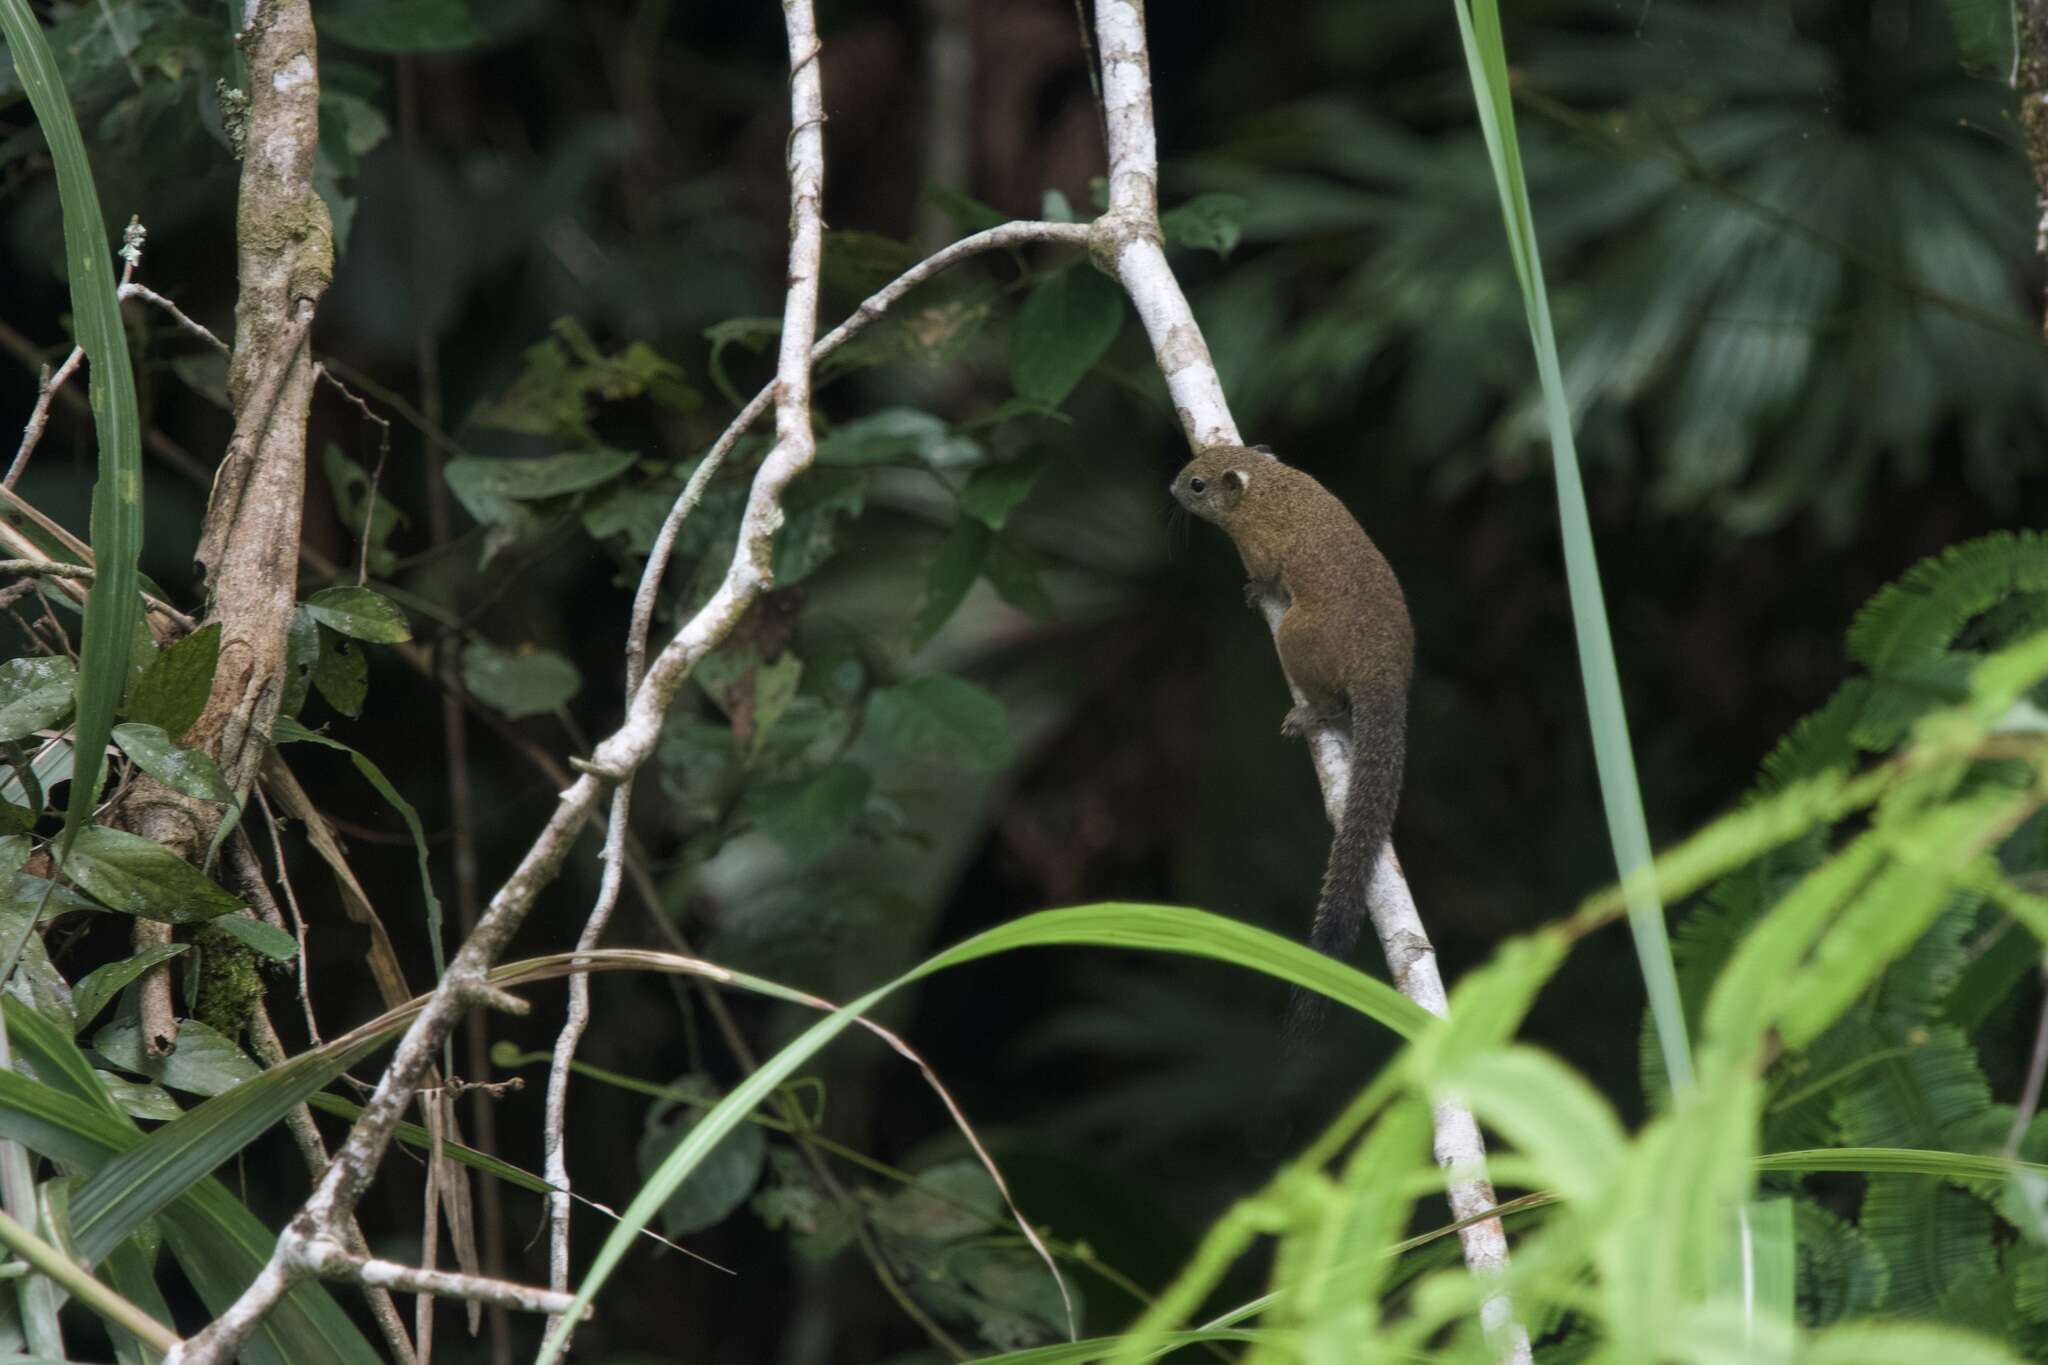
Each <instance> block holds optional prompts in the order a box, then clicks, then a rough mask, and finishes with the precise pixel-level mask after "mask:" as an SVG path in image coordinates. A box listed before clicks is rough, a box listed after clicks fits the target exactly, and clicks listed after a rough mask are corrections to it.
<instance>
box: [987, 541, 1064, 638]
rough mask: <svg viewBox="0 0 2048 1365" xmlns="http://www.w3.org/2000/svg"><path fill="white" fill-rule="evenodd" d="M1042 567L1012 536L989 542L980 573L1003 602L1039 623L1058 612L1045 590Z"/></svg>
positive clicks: (1032, 553)
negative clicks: (986, 577)
mask: <svg viewBox="0 0 2048 1365" xmlns="http://www.w3.org/2000/svg"><path fill="white" fill-rule="evenodd" d="M1043 568H1044V566H1043V565H1042V564H1041V563H1040V562H1039V558H1038V555H1037V553H1036V552H1034V551H1032V550H1030V549H1028V548H1026V547H1025V546H1023V545H1020V544H1018V543H1017V541H1016V539H1015V537H1012V536H997V537H995V538H994V539H993V540H991V541H990V542H989V544H988V553H987V556H986V557H985V558H984V559H983V560H982V565H981V571H982V573H984V574H986V575H987V576H988V581H989V582H990V583H991V584H992V585H994V587H995V590H996V592H997V593H999V594H1000V595H1001V596H1002V599H1003V600H1004V601H1005V602H1008V603H1009V604H1010V605H1011V606H1013V607H1015V608H1017V610H1019V611H1021V612H1023V613H1024V614H1025V615H1026V616H1030V617H1033V618H1035V619H1037V620H1041V621H1043V620H1046V619H1047V618H1049V617H1051V616H1054V615H1056V614H1057V613H1058V611H1059V607H1058V606H1057V605H1056V604H1055V603H1054V602H1053V600H1052V594H1051V593H1049V592H1047V591H1046V590H1045V582H1044V579H1043V578H1042V576H1041V574H1042V571H1043Z"/></svg>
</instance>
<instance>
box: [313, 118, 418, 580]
mask: <svg viewBox="0 0 2048 1365" xmlns="http://www.w3.org/2000/svg"><path fill="white" fill-rule="evenodd" d="M320 93H321V104H322V106H323V109H324V107H325V105H326V103H327V97H328V92H326V91H324V90H323V91H321V92H320ZM365 107H366V108H367V107H369V106H365ZM321 463H322V465H323V466H324V467H325V469H326V471H327V483H328V486H329V487H330V488H332V489H333V491H334V512H335V515H336V516H338V517H339V518H341V524H342V525H343V526H345V527H347V528H348V532H349V534H350V535H351V536H352V537H354V538H355V540H356V542H357V543H358V544H363V545H366V548H367V551H368V553H367V558H366V564H367V567H368V568H369V571H370V572H371V573H373V574H375V575H377V576H378V577H380V578H381V577H384V576H386V575H388V574H389V573H390V572H391V570H392V568H393V567H394V566H395V565H396V564H397V563H398V556H397V555H396V554H395V553H393V552H392V549H391V544H390V542H391V533H392V532H393V531H396V530H397V529H398V528H399V527H400V526H403V525H404V524H405V513H403V512H401V511H400V510H399V509H398V504H397V503H395V502H393V501H391V499H389V498H387V497H385V496H384V493H383V491H382V490H381V489H379V490H376V491H375V492H374V493H373V492H372V490H371V488H370V476H369V475H368V474H367V473H365V472H364V471H363V467H362V466H361V465H359V464H357V463H356V462H355V461H354V460H351V459H350V458H349V457H348V456H347V455H345V454H343V453H342V450H341V447H340V446H338V445H335V444H334V443H333V442H331V441H330V442H328V444H327V448H326V449H325V450H324V451H323V452H322V453H321Z"/></svg>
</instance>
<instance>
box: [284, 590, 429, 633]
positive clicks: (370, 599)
mask: <svg viewBox="0 0 2048 1365" xmlns="http://www.w3.org/2000/svg"><path fill="white" fill-rule="evenodd" d="M306 610H307V611H308V612H310V613H312V616H313V619H314V620H315V621H318V622H319V623H320V624H321V625H323V626H326V627H327V628H328V629H329V630H333V631H339V632H340V633H341V634H343V635H346V636H349V637H350V638H351V639H356V640H368V641H369V642H370V643H372V644H380V645H389V644H396V643H398V642H399V641H401V640H410V639H411V638H412V627H411V626H409V625H407V624H406V621H405V613H404V612H402V611H400V610H399V609H398V604H397V603H396V602H393V601H392V600H391V599H390V598H388V597H385V596H383V595H382V594H381V593H375V592H372V591H370V590H369V589H368V588H324V589H322V590H321V591H319V592H316V593H314V594H313V595H312V596H311V597H309V598H307V599H306Z"/></svg>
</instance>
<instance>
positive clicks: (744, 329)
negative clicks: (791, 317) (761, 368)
mask: <svg viewBox="0 0 2048 1365" xmlns="http://www.w3.org/2000/svg"><path fill="white" fill-rule="evenodd" d="M781 335H782V319H781V318H779V317H775V318H727V319H726V320H725V321H723V322H716V323H713V324H712V325H711V326H709V327H706V328H705V329H704V339H705V340H706V341H708V342H710V343H711V382H712V383H714V384H716V385H717V386H718V391H719V392H720V393H722V394H724V395H725V398H726V401H727V402H729V403H731V404H732V405H733V406H734V407H736V408H743V407H745V406H746V405H747V400H746V399H744V398H742V397H741V396H740V391H739V390H738V389H736V388H734V387H733V382H732V378H731V376H729V375H727V374H726V372H725V351H726V348H727V347H728V346H738V347H740V348H741V349H743V350H747V351H751V352H753V353H754V354H755V355H759V354H760V353H761V352H762V351H764V350H766V349H767V348H768V343H769V342H771V341H774V340H776V339H777V338H779V337H780V336H781Z"/></svg>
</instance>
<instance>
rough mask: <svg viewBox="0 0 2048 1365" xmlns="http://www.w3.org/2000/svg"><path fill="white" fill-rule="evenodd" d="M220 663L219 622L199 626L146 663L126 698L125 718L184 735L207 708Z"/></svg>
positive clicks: (170, 732)
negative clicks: (130, 693) (216, 670)
mask: <svg viewBox="0 0 2048 1365" xmlns="http://www.w3.org/2000/svg"><path fill="white" fill-rule="evenodd" d="M219 662H220V623H219V622H215V623H214V624H212V625H208V626H201V627H200V628H199V629H198V630H195V631H193V632H192V633H191V634H190V635H187V636H186V637H185V638H184V639H182V640H180V641H178V642H177V643H176V644H174V645H172V646H171V647H170V648H169V649H166V650H164V651H162V652H161V653H159V654H158V655H157V656H156V657H155V658H154V659H151V660H150V661H149V666H148V667H147V668H145V669H143V671H142V677H141V679H140V680H139V681H138V682H137V683H136V684H135V691H134V694H133V695H131V696H130V697H129V698H128V719H130V720H132V721H135V722H137V723H138V724H142V725H154V726H156V727H157V728H158V729H160V730H162V731H163V732H164V733H165V734H167V735H170V736H172V737H174V738H175V737H176V736H179V735H182V734H184V733H185V731H186V730H188V729H190V728H191V726H192V722H193V721H195V720H198V719H199V713H200V712H201V711H202V710H204V709H205V707H206V697H207V694H208V693H209V692H211V691H212V690H213V671H214V669H215V667H217V666H218V664H219Z"/></svg>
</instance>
